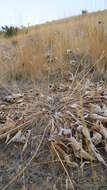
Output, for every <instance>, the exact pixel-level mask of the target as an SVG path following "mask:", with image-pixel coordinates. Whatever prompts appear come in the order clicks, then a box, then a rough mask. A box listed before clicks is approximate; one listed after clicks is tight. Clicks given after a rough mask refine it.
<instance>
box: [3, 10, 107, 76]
mask: <svg viewBox="0 0 107 190" xmlns="http://www.w3.org/2000/svg"><path fill="white" fill-rule="evenodd" d="M106 20H107V11H102V12H98V13H94V14H84V15H81V16H78V17H71V18H68V19H64V20H60V21H54V22H51V23H47V24H43V25H40V26H39V25H38V26H36V27H31V28H28V29H24V30H22V32H20V34H19V35H17V36H15V37H12V38H11V39H0V40H1V41H3V43H5V42H4V40H5V41H6V44H7V46H6V47H5V48H3V47H1V53H0V71H1V73H2V74H3V71H4V70H5V72H6V71H7V72H8V71H9V73H11V75H12V76H15V77H17V78H18V77H19V78H20V77H21V76H28V74H29V75H30V76H31V77H32V79H33V78H41V77H42V76H44V77H46V78H47V77H48V75H49V73H50V72H51V73H52V72H53V71H55V70H56V69H58V68H59V69H60V70H61V72H63V71H64V69H65V67H67V66H68V65H69V63H70V56H71V57H72V55H69V56H67V55H66V53H67V50H68V49H69V50H71V54H72V53H73V54H76V55H82V58H83V59H82V62H90V59H89V58H91V63H93V64H94V63H95V61H96V60H97V59H99V58H100V56H101V54H102V53H103V54H104V57H103V60H101V61H100V62H99V64H98V66H97V69H98V70H99V71H101V73H102V74H104V71H105V67H107V66H106V58H107V55H106V51H107V46H106V43H107V26H106V25H107V24H106ZM6 48H7V49H9V51H10V52H8V51H7V50H6ZM11 50H12V51H11ZM2 51H3V52H2ZM4 51H5V56H4ZM4 59H5V62H6V61H7V62H6V64H4ZM9 60H12V61H9ZM8 61H9V62H10V66H9V65H8ZM11 62H12V64H11ZM13 62H14V63H13ZM8 66H9V67H8Z"/></svg>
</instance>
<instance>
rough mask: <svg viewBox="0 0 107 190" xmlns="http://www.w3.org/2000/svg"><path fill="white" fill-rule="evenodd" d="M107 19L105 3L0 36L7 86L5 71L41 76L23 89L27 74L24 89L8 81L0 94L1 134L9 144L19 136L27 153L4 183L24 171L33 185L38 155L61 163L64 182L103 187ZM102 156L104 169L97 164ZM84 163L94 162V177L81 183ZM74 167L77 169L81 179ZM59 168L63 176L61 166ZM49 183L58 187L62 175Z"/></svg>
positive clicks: (14, 77) (15, 77)
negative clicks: (102, 7)
mask: <svg viewBox="0 0 107 190" xmlns="http://www.w3.org/2000/svg"><path fill="white" fill-rule="evenodd" d="M106 20H107V11H102V12H98V13H93V14H83V15H81V16H78V17H72V18H68V19H64V20H60V21H54V22H51V23H47V24H44V25H38V26H35V27H31V28H27V29H23V30H22V31H20V33H19V34H18V35H16V36H14V37H12V38H4V37H3V36H1V38H0V49H1V52H0V75H1V77H0V79H1V81H2V84H1V86H3V81H4V79H6V80H7V79H8V80H9V81H18V82H19V81H21V79H29V81H31V80H32V81H33V82H34V84H35V82H36V81H37V82H38V84H39V85H38V88H37V86H36V85H34V87H35V86H36V88H34V89H31V88H32V86H30V87H29V86H27V90H25V84H26V83H27V82H28V80H23V83H22V86H21V90H20V87H19V88H18V93H16V92H15V93H14V94H13V93H12V92H11V91H9V88H8V92H9V93H10V95H4V94H2V96H1V99H0V105H1V108H0V124H1V125H2V127H1V128H0V140H1V142H2V143H3V145H4V144H5V145H6V146H7V149H9V148H10V146H13V145H14V144H17V143H19V144H18V145H20V146H17V150H18V151H20V155H21V156H20V157H21V158H20V159H21V161H23V164H22V165H20V164H19V165H20V166H18V169H17V171H18V172H16V175H15V176H13V173H12V174H11V175H12V176H13V177H12V176H11V175H10V176H9V177H10V178H9V180H8V181H7V183H5V184H3V185H2V186H0V187H2V189H3V190H5V189H8V188H9V187H11V186H13V188H14V189H15V188H16V186H14V185H15V184H16V181H17V180H18V179H20V180H22V181H21V183H22V184H23V185H22V187H23V188H24V189H27V183H26V179H27V178H26V177H25V175H26V176H27V175H28V176H30V174H29V172H28V173H27V172H26V171H27V170H28V168H29V167H30V166H32V164H33V161H35V162H36V164H35V165H36V166H37V165H40V166H41V165H42V164H46V165H47V170H48V166H49V169H50V168H51V167H50V164H54V163H55V164H59V163H60V165H58V167H60V166H61V169H63V171H64V172H65V173H64V176H65V179H63V181H64V180H65V181H64V182H63V183H62V184H61V183H59V182H58V183H59V185H60V187H61V189H64V190H65V189H66V190H68V189H73V190H74V189H88V187H89V189H91V187H92V188H94V189H98V188H100V185H101V183H102V184H106V183H107V182H106V177H105V175H103V178H101V176H100V175H101V174H100V172H101V171H102V170H103V169H102V166H103V167H104V168H107V158H106V154H107V84H106V81H107V26H106ZM30 79H31V80H30ZM9 84H11V83H9ZM16 84H18V83H16ZM19 84H20V83H19ZM41 84H42V87H43V88H42V89H40V86H41ZM27 85H28V83H27ZM47 87H48V88H47ZM23 88H24V89H23ZM11 89H12V87H11ZM12 90H13V91H14V89H12ZM19 92H20V93H19ZM22 92H23V93H22ZM4 140H5V141H4ZM29 145H30V150H29ZM13 147H14V146H13ZM15 148H16V147H15ZM19 149H20V150H19ZM15 150H16V149H15ZM26 154H27V155H28V157H27V158H26V156H25V155H26ZM10 155H11V154H10ZM9 159H10V160H11V157H9ZM9 159H8V160H9ZM14 160H15V159H12V163H14ZM40 160H42V162H40ZM17 162H18V161H17ZM17 162H16V160H15V164H16V163H17ZM98 163H99V164H101V171H98V175H99V176H100V177H99V176H97V171H96V170H95V168H94V166H95V164H98ZM85 165H88V167H89V165H91V170H92V180H91V181H90V182H89V181H88V182H87V183H86V186H84V187H81V185H80V184H79V180H82V178H81V177H80V179H79V172H80V173H81V175H80V176H83V177H84V168H85ZM10 166H11V163H10ZM36 166H35V167H36ZM5 167H7V165H6V166H5ZM12 167H13V168H14V167H15V166H14V164H13V165H12ZM32 168H33V167H32ZM52 168H53V167H52ZM74 170H75V171H77V173H78V176H77V178H78V179H76V180H77V181H76V182H75V180H74ZM9 171H10V170H9V169H8V172H9ZM32 171H33V170H32V169H31V173H32ZM49 171H50V170H49ZM38 172H40V171H39V170H38ZM47 173H48V172H47ZM50 173H51V172H50ZM9 174H10V173H9ZM40 175H41V174H40ZM55 175H56V174H55ZM56 176H58V174H57V175H56ZM59 176H60V178H61V179H62V178H63V177H62V172H60V170H59ZM59 176H58V177H59ZM89 178H90V177H89ZM0 180H1V179H0ZM20 180H19V181H20ZM34 180H35V179H34ZM46 180H47V181H49V179H47V178H46ZM46 180H45V181H46ZM87 180H89V179H88V178H87ZM1 181H2V180H1ZM92 182H94V185H93V186H91V183H92ZM47 183H48V182H47ZM64 183H65V184H64ZM29 184H30V182H29V183H28V186H29ZM40 185H41V184H40ZM59 185H58V189H59ZM63 185H65V186H63ZM30 188H31V184H30ZM39 188H40V187H39ZM49 188H50V187H49V186H48V188H47V189H49ZM31 189H32V188H31ZM42 189H43V187H42ZM45 189H46V188H45ZM50 189H57V187H56V181H55V183H54V184H51V188H50Z"/></svg>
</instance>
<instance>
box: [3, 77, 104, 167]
mask: <svg viewBox="0 0 107 190" xmlns="http://www.w3.org/2000/svg"><path fill="white" fill-rule="evenodd" d="M67 85H68V84H67ZM83 85H84V88H83V87H82V88H81V86H79V89H78V88H77V89H76V90H74V89H73V88H71V84H70V83H69V85H68V87H67V88H65V87H66V85H64V84H63V85H62V84H59V88H58V89H56V90H55V89H54V90H53V89H49V91H48V93H42V92H40V93H38V95H37V93H34V94H33V93H32V91H31V92H25V93H24V94H16V95H15V94H14V95H13V96H12V95H11V96H6V97H4V98H3V99H2V103H1V105H2V108H3V109H2V110H0V113H3V118H2V117H0V123H1V124H2V127H0V140H3V139H4V140H5V143H6V144H7V145H8V146H9V144H14V143H22V144H23V148H22V152H24V151H25V150H26V149H27V146H28V142H29V138H30V136H31V135H33V134H32V129H33V127H38V126H39V123H38V122H37V121H40V120H41V125H42V122H43V126H44V128H45V127H46V126H47V125H49V128H48V136H47V141H48V143H49V146H50V155H51V156H52V158H53V160H54V158H55V157H56V156H57V155H56V152H57V153H58V155H59V156H60V158H61V160H63V161H64V163H66V165H67V166H70V167H74V168H75V167H77V168H78V167H80V168H82V167H84V165H85V164H86V163H89V162H90V163H91V162H100V163H101V164H102V165H104V166H105V167H107V162H106V161H107V160H106V159H105V157H106V156H105V155H107V87H106V85H105V86H104V84H99V83H97V84H95V83H92V82H90V81H89V80H88V81H86V82H85V83H84V84H82V86H83ZM60 86H61V90H60ZM99 86H100V88H99ZM62 88H63V89H62ZM22 103H23V104H22ZM1 115H2V114H1ZM4 115H5V117H4ZM2 120H3V121H2ZM0 126H1V125H0ZM53 145H54V149H53ZM99 147H104V152H103V154H102V152H100V150H99ZM81 160H82V163H81Z"/></svg>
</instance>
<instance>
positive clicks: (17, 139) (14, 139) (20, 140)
mask: <svg viewBox="0 0 107 190" xmlns="http://www.w3.org/2000/svg"><path fill="white" fill-rule="evenodd" d="M25 140H26V138H25V136H24V135H23V134H22V131H21V130H20V131H18V132H17V133H16V135H15V136H14V137H12V138H11V139H10V140H9V141H8V142H7V144H8V145H9V144H10V143H11V142H18V143H24V142H25Z"/></svg>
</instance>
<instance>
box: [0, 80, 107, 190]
mask: <svg viewBox="0 0 107 190" xmlns="http://www.w3.org/2000/svg"><path fill="white" fill-rule="evenodd" d="M15 84H16V85H14V87H15V86H16V88H13V87H12V85H11V84H9V86H8V88H4V87H2V86H1V87H0V114H1V119H0V128H3V126H4V123H5V122H6V119H7V116H8V119H11V120H10V121H8V122H12V121H14V122H15V123H19V124H23V123H27V122H28V121H30V119H31V122H30V123H29V122H28V124H26V126H25V127H24V129H23V130H24V134H27V133H29V131H30V132H31V133H30V136H29V139H28V142H27V146H26V148H25V150H24V151H23V146H24V144H23V140H22V141H21V140H19V142H16V141H14V140H13V141H10V143H6V138H7V137H6V138H1V135H0V189H1V190H4V189H7V190H43V189H46V190H60V189H61V190H68V189H72V188H71V185H70V182H69V179H68V177H67V175H66V172H65V171H64V169H63V167H62V165H61V163H60V161H59V159H55V160H54V161H53V160H52V156H51V154H50V144H49V135H50V134H49V130H48V131H46V133H45V135H44V138H43V142H42V144H41V146H40V148H39V150H38V152H37V154H36V155H35V157H34V158H33V159H32V160H31V162H30V164H29V165H28V166H27V167H26V169H25V170H24V171H23V172H22V173H21V174H20V175H19V176H17V175H18V174H19V173H20V171H22V170H23V168H24V166H26V163H28V162H29V160H30V159H31V158H32V156H33V155H34V154H35V153H36V151H37V149H38V146H39V144H40V142H41V139H42V137H43V134H44V130H45V127H46V126H45V125H46V123H44V122H46V121H43V115H42V118H41V117H38V118H37V119H36V115H35V108H36V110H39V109H40V105H38V104H36V103H37V102H39V101H41V100H42V98H43V96H44V99H45V98H47V96H48V97H53V96H54V95H55V94H57V93H58V94H60V95H61V94H62V93H66V91H67V89H64V92H62V91H60V92H59V91H58V89H54V90H53V91H52V89H51V90H50V89H49V88H47V86H48V85H47V84H46V83H45V82H42V83H41V84H39V87H38V86H37V84H36V85H34V84H32V83H31V82H28V81H23V82H16V83H15ZM69 85H70V84H69ZM43 86H44V87H45V88H44V89H43ZM13 93H14V94H17V93H18V94H19V93H20V94H21V95H22V96H21V97H18V99H17V98H16V99H11V97H10V99H6V97H7V95H10V96H11V95H12V94H13ZM58 94H57V96H56V97H57V100H56V101H59V100H58ZM31 108H32V109H31ZM3 114H4V115H3ZM23 116H24V117H23ZM23 120H24V121H23ZM47 120H48V118H47ZM8 125H9V124H8ZM12 136H14V135H11V138H12ZM98 148H99V150H100V151H101V153H102V155H103V157H104V159H105V160H106V161H107V154H106V153H105V151H104V147H102V146H101V147H100V146H99V147H98ZM66 169H67V171H68V173H69V176H70V178H71V179H72V182H73V185H74V188H75V190H92V189H93V190H95V189H99V190H106V189H107V167H105V166H103V165H102V164H101V163H99V162H98V161H95V162H94V164H93V166H91V165H90V164H89V163H88V162H87V163H86V164H85V165H84V167H83V168H82V169H81V168H79V167H69V166H66ZM16 176H17V178H16V179H15V180H13V179H14V178H15V177H16ZM11 180H13V181H11ZM10 182H12V183H10ZM8 183H10V184H9V185H8V186H7V187H6V185H7V184H8Z"/></svg>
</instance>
